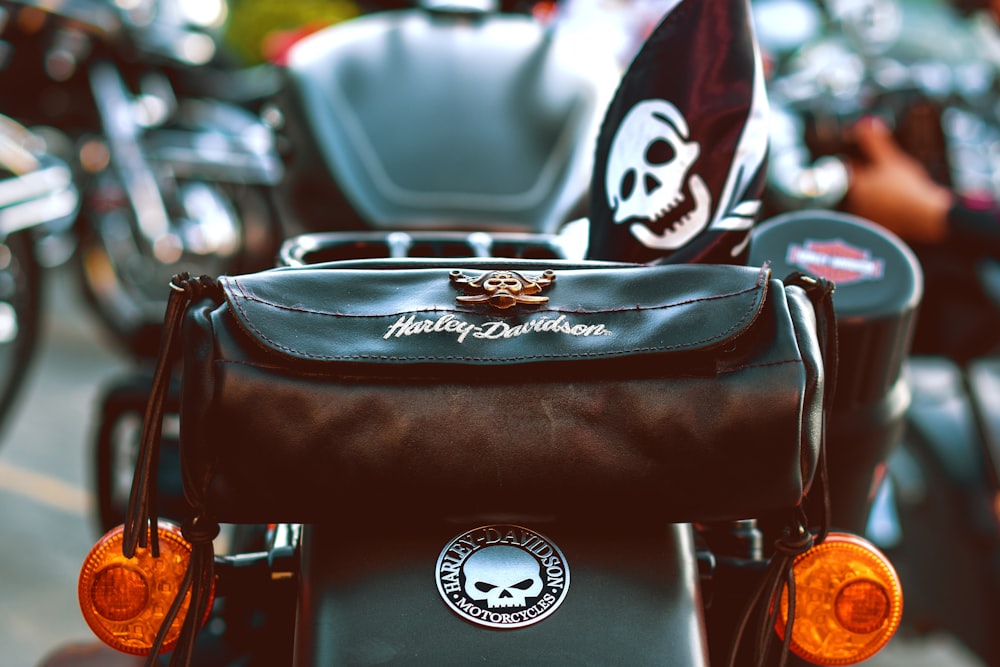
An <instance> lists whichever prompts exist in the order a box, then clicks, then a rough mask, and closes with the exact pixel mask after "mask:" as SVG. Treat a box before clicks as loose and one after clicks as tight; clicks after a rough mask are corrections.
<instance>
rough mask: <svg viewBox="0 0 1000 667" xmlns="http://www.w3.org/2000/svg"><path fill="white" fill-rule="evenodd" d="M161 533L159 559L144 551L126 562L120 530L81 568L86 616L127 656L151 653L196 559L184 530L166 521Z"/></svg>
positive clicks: (174, 629) (170, 637) (166, 646)
mask: <svg viewBox="0 0 1000 667" xmlns="http://www.w3.org/2000/svg"><path fill="white" fill-rule="evenodd" d="M158 533H159V540H160V556H159V557H158V558H153V556H152V555H151V554H150V553H149V550H148V549H143V548H141V547H140V548H139V549H137V550H136V553H135V557H134V558H125V556H123V555H122V541H123V539H124V529H123V527H122V526H118V527H117V528H114V529H112V530H111V531H109V532H108V533H107V534H105V535H104V537H102V538H101V539H100V540H99V541H98V542H97V544H95V545H94V547H93V548H92V549H91V550H90V553H89V554H87V558H86V559H85V560H84V562H83V567H82V569H81V570H80V580H79V585H78V588H77V596H78V597H79V599H80V609H81V611H82V612H83V618H84V619H85V620H86V621H87V625H89V626H90V629H91V631H92V632H93V633H94V634H95V635H97V637H98V638H99V639H100V640H101V641H103V642H104V643H105V644H107V645H108V646H110V647H112V648H115V649H118V650H119V651H123V652H125V653H131V654H134V655H146V654H148V653H149V651H150V649H151V648H152V646H153V642H154V641H155V639H156V634H157V633H158V632H159V630H160V625H161V623H162V621H163V618H164V616H165V615H166V613H167V610H169V609H170V606H171V605H172V604H173V602H174V597H175V596H176V594H177V591H178V589H179V588H180V584H181V581H183V579H184V573H185V572H186V571H187V566H188V561H189V560H190V557H191V545H190V544H189V543H188V542H187V540H185V539H184V538H183V537H182V536H181V531H180V528H178V527H177V526H175V525H174V524H171V523H168V522H166V521H161V522H160V524H159V529H158ZM189 600H190V594H188V595H187V597H186V598H185V600H184V603H183V606H182V607H181V611H180V613H179V614H178V615H177V617H176V618H175V620H174V622H173V624H172V625H171V627H170V630H169V632H168V633H167V637H166V641H165V642H164V643H163V649H162V650H163V651H169V650H170V649H172V648H173V646H174V644H175V643H176V642H177V637H178V636H179V634H180V630H181V625H182V623H183V622H184V617H185V616H186V615H187V606H188V602H189ZM210 606H211V604H210V605H209V607H210Z"/></svg>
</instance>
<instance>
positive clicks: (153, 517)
mask: <svg viewBox="0 0 1000 667" xmlns="http://www.w3.org/2000/svg"><path fill="white" fill-rule="evenodd" d="M170 290H171V291H170V298H169V299H168V301H167V308H166V313H165V315H164V328H163V334H162V337H161V339H160V349H159V357H158V359H157V363H156V371H155V373H154V375H153V384H152V387H151V390H150V395H149V400H148V402H147V403H146V410H145V414H144V415H143V424H142V436H141V440H140V444H139V457H138V460H137V461H136V470H135V475H134V476H133V478H132V491H131V494H130V496H129V504H128V512H127V515H126V518H125V526H124V535H123V543H122V555H124V556H125V557H126V558H132V557H134V556H135V552H136V549H137V548H138V547H143V548H148V549H149V551H150V553H151V555H152V556H153V557H154V558H158V557H159V555H160V545H159V537H158V534H157V531H156V526H157V522H158V519H159V516H158V509H157V506H156V497H157V474H158V467H159V452H160V439H161V435H162V430H163V415H164V410H165V407H164V406H165V405H166V397H167V393H168V392H169V389H170V380H171V375H172V373H173V371H174V364H175V362H176V360H177V347H178V345H177V341H178V340H179V337H180V330H181V324H182V322H183V319H184V314H185V313H186V312H187V308H188V306H189V305H190V304H191V303H193V302H195V301H198V300H200V299H202V298H204V297H208V296H212V297H215V298H221V291H220V289H219V287H218V285H217V284H216V282H215V281H214V280H213V279H212V278H209V277H208V276H200V277H197V278H192V277H191V275H190V274H187V273H181V274H178V275H176V276H174V277H173V279H172V280H171V281H170ZM188 501H189V502H190V503H191V505H192V506H193V507H194V508H195V512H194V517H193V518H192V519H189V520H188V521H186V522H185V523H184V525H183V526H182V527H181V532H182V534H183V536H184V538H185V539H186V540H187V541H188V542H190V543H191V546H192V550H191V558H190V561H189V563H188V567H187V571H186V572H185V575H184V579H183V581H182V582H181V586H180V589H179V591H178V593H177V596H176V597H175V598H174V602H173V604H172V605H171V607H170V609H169V610H168V611H167V614H166V616H165V617H164V618H163V621H162V622H161V624H160V630H159V632H158V633H157V635H156V639H155V640H154V642H153V647H152V648H151V649H150V651H149V654H148V655H147V656H146V662H145V664H146V667H152V666H153V665H155V664H156V661H157V657H158V655H159V653H160V650H161V648H162V646H163V643H164V641H165V640H166V636H167V632H168V631H169V630H170V627H171V626H172V625H173V622H174V619H176V617H177V615H178V614H179V613H180V610H181V607H182V605H183V603H184V599H185V597H187V594H188V593H189V592H190V594H191V599H190V602H189V604H188V610H187V614H186V616H185V617H184V623H183V626H182V627H181V633H180V636H179V637H178V640H177V644H176V646H175V647H174V650H173V654H172V655H171V658H170V666H171V667H183V666H186V665H189V664H190V661H191V655H192V653H193V652H194V643H195V639H196V637H197V634H198V630H199V628H200V626H201V623H202V621H203V620H204V619H205V617H206V615H207V613H208V611H209V609H208V605H209V601H210V600H211V597H212V596H211V593H212V587H213V586H214V580H215V571H214V566H215V551H214V548H213V544H212V541H213V540H214V539H215V536H216V535H218V533H219V525H218V524H217V523H215V522H214V521H213V520H211V519H210V518H209V517H208V516H207V515H206V513H205V512H204V507H203V504H202V503H201V502H200V499H199V498H197V497H194V496H193V495H192V494H189V498H188Z"/></svg>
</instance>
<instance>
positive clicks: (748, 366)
mask: <svg viewBox="0 0 1000 667" xmlns="http://www.w3.org/2000/svg"><path fill="white" fill-rule="evenodd" d="M573 356H574V357H575V356H577V355H573ZM331 358H332V359H337V360H339V361H347V360H352V359H356V358H354V357H331ZM364 358H366V359H385V360H398V361H409V360H411V358H410V357H388V356H386V357H374V356H372V357H364ZM532 358H534V357H524V359H532ZM572 358H573V357H567V359H572ZM446 359H452V360H459V361H492V360H494V359H493V357H488V358H480V357H428V360H433V361H440V360H446ZM217 361H218V363H221V364H229V365H232V366H248V367H250V368H276V367H277V366H275V365H274V364H261V363H258V362H255V361H246V360H243V359H219V360H217ZM786 364H803V365H804V364H805V362H803V361H802V359H780V360H775V361H765V362H762V363H759V364H744V365H742V366H733V367H732V368H727V369H725V370H722V371H718V372H716V373H714V374H713V375H728V374H730V373H737V372H739V371H745V370H751V369H754V368H768V367H770V366H784V365H786ZM496 365H497V366H506V365H508V364H496ZM314 374H315V373H314ZM352 375H354V374H352ZM684 377H689V376H684ZM705 377H707V375H706V376H705ZM647 379H650V380H658V379H665V377H655V376H654V377H650V378H647Z"/></svg>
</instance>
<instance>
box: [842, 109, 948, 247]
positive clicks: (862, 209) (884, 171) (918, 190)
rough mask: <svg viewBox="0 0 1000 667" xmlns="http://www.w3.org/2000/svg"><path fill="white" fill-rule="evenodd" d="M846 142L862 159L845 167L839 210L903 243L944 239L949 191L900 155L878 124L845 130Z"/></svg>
mask: <svg viewBox="0 0 1000 667" xmlns="http://www.w3.org/2000/svg"><path fill="white" fill-rule="evenodd" d="M851 138H853V139H854V141H855V143H856V144H857V146H858V148H859V150H860V152H861V156H862V157H861V158H860V159H852V160H850V162H849V163H848V169H849V171H850V176H849V185H848V189H847V194H846V195H844V199H843V208H844V210H846V211H847V212H848V213H853V214H854V215H857V216H860V217H862V218H867V219H868V220H871V221H872V222H875V223H877V224H879V225H882V226H883V227H885V228H886V229H888V230H890V231H892V232H894V233H895V234H897V235H898V236H899V237H900V238H902V239H903V240H905V241H916V242H920V243H940V242H942V241H944V239H945V237H946V236H947V231H948V226H947V215H948V209H949V208H950V207H951V204H952V193H951V191H950V190H949V189H948V188H946V187H944V186H943V185H941V184H939V183H937V182H936V181H934V180H933V179H932V178H931V176H930V174H929V173H928V172H927V170H926V169H925V168H924V166H923V165H922V164H920V162H919V161H917V160H916V159H915V158H914V157H912V156H911V155H909V154H908V153H906V152H905V151H903V149H902V148H901V147H900V146H899V145H898V144H897V143H896V141H895V140H894V139H893V137H892V134H891V133H890V132H889V128H888V127H886V126H885V124H884V123H883V122H882V121H880V120H878V119H876V118H866V119H863V120H861V121H859V122H858V123H856V124H855V125H854V126H853V127H852V128H851Z"/></svg>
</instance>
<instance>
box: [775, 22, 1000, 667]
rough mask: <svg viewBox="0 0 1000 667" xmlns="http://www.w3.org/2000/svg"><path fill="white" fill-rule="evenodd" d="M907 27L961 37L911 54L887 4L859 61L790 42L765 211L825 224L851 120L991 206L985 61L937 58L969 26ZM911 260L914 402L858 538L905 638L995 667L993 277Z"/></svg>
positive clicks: (944, 255)
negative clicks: (936, 643) (864, 122)
mask: <svg viewBox="0 0 1000 667" xmlns="http://www.w3.org/2000/svg"><path fill="white" fill-rule="evenodd" d="M764 4H767V3H764ZM807 4H811V3H807ZM882 4H885V3H882ZM968 4H970V5H972V4H975V3H968ZM907 12H911V13H907ZM920 12H924V13H926V16H925V20H926V21H927V23H928V24H932V25H933V26H934V30H935V31H937V32H938V33H940V32H942V31H944V32H946V33H947V34H956V35H962V34H965V35H967V36H966V37H965V38H959V39H957V40H934V41H933V43H932V42H930V41H928V42H927V43H923V44H921V43H920V36H919V35H920V34H926V33H922V32H920V31H919V30H915V29H914V27H915V26H914V24H913V20H914V19H913V13H912V8H911V7H910V6H908V5H907V3H899V4H898V6H897V8H896V10H895V14H894V16H895V18H889V19H884V20H883V21H881V22H876V24H875V25H874V26H873V27H874V28H878V29H880V30H882V31H883V37H884V39H882V40H881V41H878V40H873V41H869V42H867V46H865V47H862V45H861V44H859V42H858V41H857V40H856V39H855V40H852V39H851V38H850V34H849V31H848V30H846V29H844V28H843V26H838V25H837V24H836V23H835V22H833V21H827V22H825V23H824V21H823V20H822V17H821V15H819V14H817V16H818V17H819V18H818V19H817V21H816V22H815V24H814V25H815V26H816V29H815V30H814V31H813V32H812V33H810V34H808V35H799V36H788V39H787V44H788V46H787V47H785V48H784V49H783V50H782V51H781V53H780V54H779V57H777V58H776V61H777V62H778V63H779V65H778V66H776V68H775V75H774V79H773V80H772V82H771V84H770V90H771V91H772V92H773V95H772V100H773V101H774V104H775V123H774V126H773V132H774V134H773V136H772V146H773V149H774V150H773V153H772V156H773V161H772V165H771V172H770V174H769V178H770V185H769V190H770V209H771V210H772V211H780V210H785V211H788V210H798V209H800V208H803V207H807V208H808V207H815V206H821V207H824V208H827V209H830V210H836V208H837V207H838V204H839V201H840V198H841V197H842V195H843V193H844V191H845V189H846V186H847V172H846V170H845V168H844V161H843V158H844V156H847V155H851V151H852V150H853V147H852V146H851V145H850V143H849V142H847V141H845V139H844V137H845V136H847V134H846V132H845V129H846V128H848V127H849V126H850V125H851V124H852V123H853V122H854V121H856V120H857V119H858V118H860V117H861V116H863V115H877V116H879V117H880V118H882V119H883V120H885V122H886V123H887V124H888V126H889V127H890V128H892V129H893V132H894V136H895V138H896V139H897V141H898V143H899V144H900V145H901V146H902V147H903V148H904V149H905V150H907V151H908V152H909V153H910V154H911V155H913V156H914V157H916V158H917V159H918V160H919V161H920V162H921V163H922V164H924V165H925V167H926V168H927V170H928V172H929V173H930V174H931V175H932V176H933V177H934V178H935V179H936V180H938V181H939V182H941V183H943V184H945V185H948V186H949V187H951V188H952V189H953V190H955V191H956V192H958V193H960V194H964V195H973V194H980V195H981V194H984V193H985V194H986V195H987V196H988V197H991V198H993V197H995V196H996V192H997V191H996V181H995V175H996V174H997V173H998V170H997V168H996V167H997V165H996V164H995V160H994V158H993V156H992V155H991V154H990V152H989V150H988V146H991V145H993V142H994V141H995V138H996V137H997V136H1000V135H998V127H1000V123H998V119H997V117H996V114H995V109H994V107H993V100H994V99H995V91H996V83H997V80H996V64H995V61H993V60H991V59H989V58H987V57H984V56H983V55H982V54H980V55H979V56H978V57H975V58H972V57H968V56H965V57H956V56H955V54H954V53H949V52H947V51H946V50H945V51H942V49H946V48H947V47H948V46H949V45H953V44H956V43H961V44H964V45H966V46H968V45H970V44H971V45H978V44H982V43H983V38H984V35H976V36H972V35H971V34H970V32H969V31H970V30H971V29H972V28H973V27H976V26H975V25H970V24H969V23H968V22H967V20H966V19H965V18H963V17H962V16H959V15H956V14H954V13H952V12H950V11H949V8H948V7H947V5H942V6H934V5H928V6H921V7H919V8H918V9H917V12H916V13H917V14H918V15H919V13H920ZM911 32H912V33H913V34H910V33H911ZM915 35H916V36H915ZM779 36H780V35H779ZM796 39H799V41H796ZM993 39H995V35H994V36H993ZM938 41H941V42H943V43H944V45H943V46H942V44H938ZM775 43H777V41H776V42H775ZM872 44H875V45H876V46H878V48H873V47H872ZM879 45H880V46H879ZM834 73H836V74H834ZM911 247H912V249H913V251H914V253H915V255H916V257H917V259H918V261H919V262H920V264H921V267H922V270H923V272H924V274H925V278H926V294H925V297H924V300H923V302H922V304H921V310H920V316H919V318H918V320H917V324H916V328H915V334H914V342H913V348H912V356H911V357H910V358H909V359H908V360H907V361H906V364H905V372H906V375H907V376H908V378H909V384H910V387H911V391H912V393H913V398H912V404H911V406H910V408H909V410H908V411H907V414H906V418H905V424H904V427H903V429H902V431H901V432H900V433H899V438H898V440H899V442H898V445H896V446H895V447H894V449H893V450H892V451H891V453H890V455H889V457H888V461H887V465H886V467H885V469H884V470H882V471H880V475H881V476H882V480H881V483H880V484H878V485H877V486H876V490H874V491H873V493H872V495H873V497H874V499H875V502H874V504H873V511H872V514H871V516H870V517H869V523H868V527H867V529H866V534H867V535H868V536H869V537H870V538H871V539H873V541H875V542H876V543H877V544H879V545H880V546H881V547H882V548H883V549H884V551H885V552H886V553H887V554H888V555H889V556H890V558H891V559H892V561H893V563H894V564H895V565H896V566H897V567H898V568H899V571H900V576H901V579H902V581H903V585H904V588H905V589H906V590H907V592H908V597H907V603H908V604H907V610H906V613H905V614H904V618H903V625H904V628H905V629H906V631H907V632H910V633H913V634H917V635H926V634H932V633H941V632H944V633H947V634H949V635H951V636H953V637H955V638H956V639H957V640H958V641H959V642H960V643H961V644H962V645H964V646H965V647H966V648H967V649H969V650H970V651H971V652H972V653H973V654H974V655H975V656H976V657H977V658H978V659H980V660H982V661H983V663H985V664H988V665H992V664H997V663H998V662H1000V644H998V642H997V641H996V637H995V636H994V633H993V632H992V629H991V627H992V623H991V621H990V620H989V619H994V618H996V617H997V614H998V613H1000V609H998V608H997V602H996V600H997V599H998V596H997V594H998V592H1000V579H998V570H997V563H998V557H1000V522H998V520H997V515H996V510H995V502H994V501H995V497H996V493H997V491H998V490H1000V486H998V481H997V480H998V476H997V473H996V470H997V468H996V461H997V451H996V448H995V444H994V442H993V440H992V436H991V431H990V424H991V423H992V422H994V421H995V419H996V417H995V410H996V407H997V406H996V405H995V402H994V401H993V399H992V394H993V392H995V389H996V388H995V385H994V384H993V381H992V379H991V376H992V374H993V373H995V365H994V362H993V359H994V358H995V356H996V353H997V340H996V336H995V335H994V333H993V332H994V331H995V323H996V322H997V318H998V317H1000V309H998V308H997V305H998V303H1000V302H998V301H997V299H996V298H995V295H996V294H998V293H1000V292H998V291H997V286H996V285H997V283H996V276H997V275H998V274H997V263H996V259H995V258H993V257H991V256H989V255H988V254H987V253H984V252H982V251H981V249H976V248H968V247H965V248H959V247H955V246H949V247H941V246H931V245H923V244H913V245H912V246H911ZM942 572H946V573H948V574H947V576H941V573H942Z"/></svg>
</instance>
